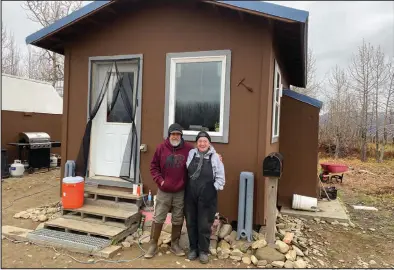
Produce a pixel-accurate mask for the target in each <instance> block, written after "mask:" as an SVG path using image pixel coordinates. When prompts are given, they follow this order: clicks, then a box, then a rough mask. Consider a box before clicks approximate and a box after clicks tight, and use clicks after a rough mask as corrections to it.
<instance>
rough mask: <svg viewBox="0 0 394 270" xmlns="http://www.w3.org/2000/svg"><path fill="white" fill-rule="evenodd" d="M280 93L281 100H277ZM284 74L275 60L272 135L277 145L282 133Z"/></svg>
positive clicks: (272, 141)
mask: <svg viewBox="0 0 394 270" xmlns="http://www.w3.org/2000/svg"><path fill="white" fill-rule="evenodd" d="M278 80H279V88H278V87H277V85H278V84H277V81H278ZM278 91H279V100H278V101H277V100H276V96H277V92H278ZM282 91H283V85H282V73H281V72H280V68H279V65H278V62H277V61H276V60H275V68H274V83H273V91H272V93H273V96H272V125H271V126H272V134H271V143H276V142H278V141H279V131H280V106H281V99H282ZM276 107H277V108H278V122H277V131H278V132H277V134H275V116H276V112H275V108H276Z"/></svg>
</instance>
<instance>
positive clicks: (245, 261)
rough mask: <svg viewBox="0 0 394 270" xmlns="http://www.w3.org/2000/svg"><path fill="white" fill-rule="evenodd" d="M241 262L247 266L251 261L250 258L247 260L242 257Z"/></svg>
mask: <svg viewBox="0 0 394 270" xmlns="http://www.w3.org/2000/svg"><path fill="white" fill-rule="evenodd" d="M242 262H243V263H244V264H247V265H249V264H251V263H252V260H251V258H249V257H242Z"/></svg>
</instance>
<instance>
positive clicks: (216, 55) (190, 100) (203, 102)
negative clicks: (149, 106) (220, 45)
mask: <svg viewBox="0 0 394 270" xmlns="http://www.w3.org/2000/svg"><path fill="white" fill-rule="evenodd" d="M230 64H231V52H230V51H227V50H226V51H208V52H190V53H169V54H167V70H166V73H167V76H166V106H165V107H166V108H165V119H164V123H165V127H164V137H167V136H168V134H167V130H168V127H169V126H170V125H171V124H173V123H178V124H180V125H181V126H182V127H183V128H184V132H183V133H184V138H185V139H186V140H191V141H194V140H195V138H196V135H197V134H198V132H199V131H202V130H204V131H207V132H208V133H209V134H210V136H211V139H212V141H213V142H221V143H228V130H229V108H230V83H229V82H230Z"/></svg>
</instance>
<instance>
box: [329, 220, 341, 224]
mask: <svg viewBox="0 0 394 270" xmlns="http://www.w3.org/2000/svg"><path fill="white" fill-rule="evenodd" d="M338 224H339V222H338V220H334V221H333V222H331V225H338Z"/></svg>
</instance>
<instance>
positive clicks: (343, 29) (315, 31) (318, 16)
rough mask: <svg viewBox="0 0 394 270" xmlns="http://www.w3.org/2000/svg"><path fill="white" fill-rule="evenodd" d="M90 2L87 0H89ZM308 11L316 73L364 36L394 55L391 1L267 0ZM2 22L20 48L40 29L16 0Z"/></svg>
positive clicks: (344, 57)
mask: <svg viewBox="0 0 394 270" xmlns="http://www.w3.org/2000/svg"><path fill="white" fill-rule="evenodd" d="M89 2H90V1H89ZM269 2H272V3H276V4H280V5H284V6H288V7H293V8H297V9H303V10H306V11H309V47H310V48H312V49H313V51H314V53H315V56H316V62H317V71H318V77H319V78H321V79H322V78H324V76H325V74H326V73H327V72H329V71H330V69H331V68H332V67H334V66H335V65H336V64H338V65H339V66H342V67H345V66H346V65H347V64H348V61H349V59H350V57H351V56H352V53H354V52H356V51H357V46H359V45H360V44H361V43H362V39H363V38H364V39H365V40H366V41H368V42H371V43H372V44H373V45H376V46H377V45H380V46H381V47H382V49H383V51H384V52H385V53H386V54H387V55H389V56H391V57H394V2H393V1H381V2H379V1H368V2H367V1H359V2H352V1H343V2H342V1H341V2H340V1H338V2H330V1H294V2H292V1H269ZM2 22H3V24H4V25H5V26H6V27H7V29H9V30H11V31H12V32H13V33H14V35H15V38H16V41H17V43H18V44H20V46H21V49H22V50H25V48H26V45H25V38H26V37H27V36H28V35H30V34H32V33H33V32H35V31H37V30H39V29H40V25H38V24H37V23H33V22H31V21H29V20H28V19H27V17H26V13H25V11H24V10H23V9H22V8H21V2H19V1H2Z"/></svg>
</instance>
